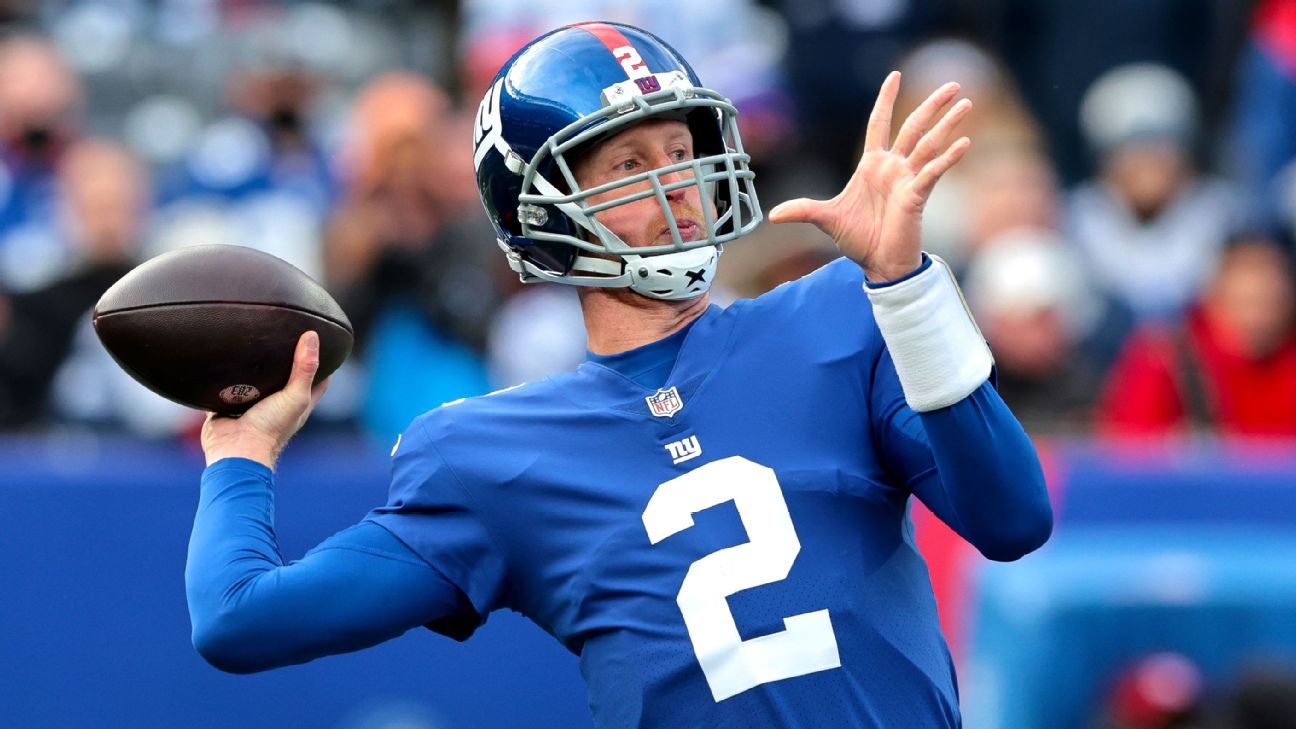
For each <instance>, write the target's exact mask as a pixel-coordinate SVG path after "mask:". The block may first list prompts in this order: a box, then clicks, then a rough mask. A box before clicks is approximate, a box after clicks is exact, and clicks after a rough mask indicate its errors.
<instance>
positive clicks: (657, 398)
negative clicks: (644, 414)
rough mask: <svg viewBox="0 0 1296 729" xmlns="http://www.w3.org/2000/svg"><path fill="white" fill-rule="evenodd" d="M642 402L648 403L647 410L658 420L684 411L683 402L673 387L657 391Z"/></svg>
mask: <svg viewBox="0 0 1296 729" xmlns="http://www.w3.org/2000/svg"><path fill="white" fill-rule="evenodd" d="M644 400H646V401H647V402H648V410H649V411H650V412H652V414H653V415H656V416H657V417H659V418H669V417H670V416H672V415H674V414H675V413H678V412H679V411H681V410H683V409H684V401H683V400H681V399H680V396H679V390H676V389H675V388H674V387H672V388H670V389H662V390H658V391H657V392H655V393H653V394H652V395H649V396H648V397H645V398H644Z"/></svg>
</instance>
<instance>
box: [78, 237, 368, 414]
mask: <svg viewBox="0 0 1296 729" xmlns="http://www.w3.org/2000/svg"><path fill="white" fill-rule="evenodd" d="M93 316H94V327H95V331H96V332H97V333H98V334H99V340H100V341H101V342H103V345H104V347H105V348H106V349H107V350H108V353H109V354H111V355H112V357H113V359H114V360H116V361H117V364H119V365H121V366H122V369H124V370H126V371H127V372H128V373H130V375H131V376H132V377H134V378H135V379H136V380H139V382H140V383H141V384H143V385H144V386H145V387H147V388H149V389H150V390H152V391H153V392H156V393H157V394H159V395H161V396H163V397H165V398H167V399H170V400H174V401H175V402H178V403H180V404H182V405H188V406H189V407H193V408H198V409H201V410H212V411H215V412H218V413H221V414H224V415H237V414H239V413H242V412H244V411H246V410H247V409H248V408H250V407H252V405H254V404H256V402H257V401H258V400H260V399H261V398H263V397H265V396H267V395H270V394H271V393H273V392H276V391H278V390H282V389H283V388H284V386H285V385H286V384H287V383H288V375H289V373H290V372H291V370H292V360H293V351H294V349H295V347H296V345H297V340H298V338H299V337H300V336H301V335H302V333H304V332H306V331H310V330H314V331H315V332H317V333H318V334H319V337H320V366H319V372H318V373H317V374H316V375H315V381H316V382H319V381H320V380H322V379H324V378H325V377H327V376H329V375H330V374H331V373H332V372H333V371H334V370H336V369H337V368H338V366H339V365H341V364H342V361H343V360H345V359H346V358H347V355H348V354H350V353H351V344H352V339H353V332H352V329H351V322H350V321H349V320H348V319H347V316H346V314H345V313H343V312H342V309H341V307H339V306H338V305H337V302H336V301H334V300H333V298H332V297H331V296H329V295H328V292H326V291H325V290H324V289H323V287H321V286H320V285H319V284H317V283H315V281H313V280H312V279H311V278H310V277H309V276H307V275H306V274H304V273H302V272H301V271H299V270H298V269H296V268H294V267H293V266H292V265H290V264H288V263H287V262H285V261H282V260H280V259H278V258H275V257H274V256H272V255H270V254H268V253H262V252H261V251H257V250H254V249H251V248H245V247H243V246H235V245H206V246H193V247H190V248H181V249H179V250H175V251H171V252H170V253H165V254H163V255H160V256H158V257H156V258H153V259H151V260H149V261H147V262H145V263H143V264H141V265H140V266H138V267H136V268H135V269H134V270H132V271H131V272H130V273H128V274H126V275H125V276H123V277H122V279H121V280H120V281H118V282H117V283H115V284H113V286H112V288H110V289H108V291H106V292H105V293H104V295H103V297H102V298H100V299H99V303H98V304H96V305H95V308H94V315H93Z"/></svg>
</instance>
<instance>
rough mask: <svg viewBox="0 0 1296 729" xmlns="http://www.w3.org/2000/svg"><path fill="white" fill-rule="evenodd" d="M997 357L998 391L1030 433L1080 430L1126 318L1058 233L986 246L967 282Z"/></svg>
mask: <svg viewBox="0 0 1296 729" xmlns="http://www.w3.org/2000/svg"><path fill="white" fill-rule="evenodd" d="M964 281H965V282H966V286H965V289H966V291H967V298H968V304H969V306H970V307H971V308H972V311H973V313H974V314H975V315H976V319H977V321H978V322H980V325H981V332H982V334H983V335H984V336H985V338H986V341H987V342H988V343H989V344H990V349H991V351H992V352H994V357H995V370H996V373H997V376H998V383H997V384H998V388H999V393H1000V394H1001V395H1002V396H1003V398H1004V402H1006V403H1008V404H1009V406H1010V407H1012V408H1013V412H1015V413H1018V417H1019V418H1020V419H1021V422H1022V425H1024V426H1025V427H1026V430H1027V432H1030V433H1041V432H1080V431H1083V430H1085V429H1086V428H1087V426H1088V424H1089V421H1090V417H1091V410H1092V407H1093V403H1094V401H1095V399H1096V398H1097V395H1098V393H1099V391H1100V389H1101V387H1102V382H1103V376H1104V373H1105V370H1106V367H1107V365H1108V363H1109V362H1110V361H1111V359H1112V357H1113V354H1114V351H1113V350H1114V348H1115V342H1113V341H1110V340H1112V339H1115V340H1117V341H1119V339H1120V338H1122V335H1123V333H1124V331H1126V330H1127V329H1128V326H1129V325H1128V321H1129V317H1128V314H1127V313H1124V312H1122V311H1121V309H1120V307H1119V306H1117V305H1113V304H1112V303H1111V302H1109V301H1107V300H1106V299H1105V298H1104V297H1103V296H1102V295H1101V293H1099V292H1098V291H1097V290H1096V289H1095V288H1094V286H1093V285H1092V283H1091V281H1090V277H1089V276H1088V275H1086V272H1085V268H1084V265H1083V262H1082V261H1081V260H1079V257H1078V256H1077V255H1076V253H1075V252H1074V251H1073V250H1072V249H1071V248H1070V247H1069V246H1068V245H1067V244H1066V242H1065V241H1064V240H1063V239H1062V238H1061V236H1059V235H1058V234H1057V233H1056V232H1054V231H1051V230H1045V229H1027V228H1019V229H1017V230H1015V231H1011V232H1008V233H1004V234H1002V235H1000V236H998V237H997V238H995V239H994V240H992V241H989V242H988V243H987V245H986V246H985V248H984V250H983V251H982V252H981V253H980V254H978V255H977V256H976V258H974V259H973V261H972V263H971V265H970V266H969V267H968V270H967V274H966V275H965V277H964Z"/></svg>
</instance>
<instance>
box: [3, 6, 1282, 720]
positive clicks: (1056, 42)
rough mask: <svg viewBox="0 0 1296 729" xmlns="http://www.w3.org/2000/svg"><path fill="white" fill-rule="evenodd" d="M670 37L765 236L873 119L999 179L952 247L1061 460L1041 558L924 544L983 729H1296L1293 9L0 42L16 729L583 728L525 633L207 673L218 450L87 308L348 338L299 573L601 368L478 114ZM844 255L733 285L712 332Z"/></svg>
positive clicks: (16, 31) (255, 21)
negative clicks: (993, 557)
mask: <svg viewBox="0 0 1296 729" xmlns="http://www.w3.org/2000/svg"><path fill="white" fill-rule="evenodd" d="M592 18H598V19H609V20H624V21H628V22H631V23H634V24H637V25H641V26H643V27H646V28H648V29H649V30H651V31H653V32H655V33H657V34H659V35H661V36H663V37H664V38H666V39H667V40H668V41H670V42H671V43H673V44H675V45H676V46H677V47H678V48H679V49H680V50H681V51H682V52H683V53H684V54H685V55H686V57H688V58H689V59H690V60H692V61H693V63H694V65H695V66H696V67H697V69H698V72H699V74H700V75H701V77H702V79H703V80H704V82H705V83H707V84H708V85H710V86H712V87H713V88H716V89H718V90H720V91H721V92H722V93H725V94H727V95H729V96H731V97H732V98H734V100H735V101H736V102H737V103H738V105H739V107H740V109H741V110H742V114H743V116H742V118H741V120H740V122H741V124H742V128H743V134H744V138H745V140H746V141H747V142H748V146H749V148H750V149H751V150H752V152H753V155H754V156H755V158H756V161H757V171H758V179H759V190H760V192H761V195H762V201H763V203H764V204H765V207H766V209H769V207H771V206H772V205H773V204H775V203H777V202H779V201H781V200H783V199H787V198H789V197H793V196H800V195H810V196H820V197H826V196H829V195H831V194H833V193H834V192H835V191H836V190H837V189H838V188H839V187H840V185H841V184H842V182H843V181H844V179H845V177H846V175H848V174H849V172H850V169H851V167H852V166H853V157H854V155H855V153H856V151H857V148H858V145H859V139H860V136H861V132H862V128H863V120H864V118H865V117H866V115H867V111H868V108H869V107H870V105H871V103H872V99H873V95H874V93H875V91H876V87H877V84H878V83H879V82H880V80H881V78H882V77H883V75H884V74H885V72H886V71H887V70H889V69H891V68H893V67H898V68H900V69H902V70H903V71H904V73H905V93H904V94H903V95H902V98H901V100H900V105H901V106H902V107H905V106H908V107H912V105H914V104H915V103H916V101H917V100H918V99H921V98H922V96H923V95H925V93H926V92H927V91H928V90H930V89H931V88H933V87H934V86H935V85H936V84H937V83H939V82H942V81H945V80H949V79H954V80H958V81H960V82H961V83H962V84H963V86H964V93H965V94H966V95H968V96H970V97H971V98H972V99H973V101H974V102H975V103H976V105H977V106H976V111H974V114H973V117H972V118H971V119H970V120H969V122H968V124H967V129H966V133H968V134H969V135H970V136H972V138H973V140H974V144H975V146H974V150H973V152H972V153H970V154H969V157H968V158H967V159H966V160H965V161H964V162H963V163H962V164H961V165H960V167H959V168H958V169H957V170H956V172H955V173H951V175H950V177H949V179H947V180H945V181H943V182H942V184H941V186H940V187H939V188H938V190H937V196H936V197H935V198H934V199H933V201H932V203H931V206H930V207H929V210H928V217H927V226H926V235H927V238H928V240H927V241H926V245H927V247H928V248H929V249H930V250H934V251H937V252H939V253H941V254H942V255H943V256H945V257H946V259H947V260H949V261H950V262H951V264H952V265H954V266H955V267H956V268H957V269H958V270H959V271H960V274H961V280H962V282H963V284H964V289H965V292H966V294H967V297H968V301H969V304H970V306H971V307H972V308H973V309H974V310H975V312H976V314H977V317H978V321H979V322H980V324H981V325H982V328H983V330H984V332H985V334H986V336H987V338H988V339H989V340H990V342H991V344H992V346H993V347H994V349H995V352H996V356H997V360H998V366H999V378H1000V385H1001V390H1002V392H1003V393H1004V396H1005V399H1006V400H1007V401H1008V402H1009V404H1010V405H1012V406H1013V408H1014V410H1015V411H1016V412H1017V413H1018V414H1019V415H1020V417H1021V418H1022V419H1023V421H1024V422H1025V424H1026V425H1027V428H1028V430H1029V431H1030V433H1031V434H1032V436H1033V437H1035V439H1036V442H1037V443H1038V444H1039V446H1040V450H1041V454H1042V456H1043V459H1044V463H1045V467H1046V471H1047V473H1048V475H1049V481H1050V489H1051V490H1052V492H1053V495H1054V501H1055V508H1056V510H1057V513H1058V528H1057V531H1056V535H1055V537H1054V539H1053V541H1052V542H1051V543H1050V544H1049V545H1047V546H1046V547H1045V548H1044V549H1042V550H1041V551H1040V552H1039V553H1037V554H1034V555H1031V556H1029V557H1027V558H1026V559H1023V560H1022V561H1020V562H1019V563H1014V564H1011V565H999V564H991V563H988V562H985V561H984V560H982V559H981V558H979V557H978V556H976V555H975V554H971V553H969V548H967V547H966V546H965V545H962V544H961V543H960V542H958V541H957V539H956V538H953V537H952V536H951V535H950V533H949V532H948V530H946V529H944V528H943V527H941V526H940V525H938V524H934V523H933V521H932V519H931V518H930V516H929V515H927V514H926V513H925V512H923V511H922V510H921V509H916V510H915V514H914V520H915V523H916V526H917V531H918V535H919V540H920V543H921V545H922V548H923V550H924V553H925V554H926V555H927V557H928V560H929V563H930V564H931V567H932V573H933V582H934V585H935V587H936V590H937V593H938V597H939V599H940V601H941V609H942V619H943V622H944V625H945V628H946V632H947V635H948V637H949V638H950V641H951V645H952V648H953V650H954V652H955V656H956V659H957V661H958V663H959V665H960V671H961V672H960V680H961V686H962V693H963V703H964V708H965V711H966V713H967V718H966V722H967V726H968V727H970V729H994V728H997V727H1005V728H1007V727H1012V728H1013V729H1034V728H1038V729H1081V728H1085V729H1088V728H1089V727H1110V728H1113V729H1115V728H1118V727H1119V728H1128V729H1134V728H1136V727H1137V728H1140V729H1142V728H1150V727H1171V726H1175V727H1237V728H1244V729H1247V728H1252V727H1257V728H1258V727H1291V726H1296V706H1293V702H1296V679H1294V678H1293V666H1296V440H1293V439H1296V325H1294V324H1293V322H1296V314H1294V313H1293V312H1296V303H1294V302H1296V295H1294V294H1293V286H1294V283H1293V278H1292V274H1291V268H1290V248H1289V246H1290V240H1291V236H1290V232H1291V229H1292V225H1293V222H1294V221H1296V164H1293V161H1294V160H1296V2H1294V1H1293V0H1260V1H1255V2H1247V1H1244V0H1088V1H1087V2H1084V3H1072V2H1064V1H1063V0H797V1H796V2H792V1H791V0H765V1H763V2H755V1H753V0H710V1H709V2H706V3H697V2H686V1H684V0H660V1H652V0H638V1H633V0H628V1H625V2H607V1H600V0H582V1H579V2H557V0H528V1H527V2H516V1H513V0H501V1H491V0H468V1H466V2H462V3H452V2H437V3H418V2H401V1H398V0H368V1H362V2H347V3H297V2H265V1H255V0H242V1H236V0H226V1H224V2H220V1H217V0H151V1H145V0H103V1H100V2H43V3H40V2H34V1H33V2H24V1H23V0H5V1H4V2H0V30H3V33H4V40H3V42H0V427H2V428H3V430H4V432H3V433H0V575H3V577H4V580H3V588H0V726H14V727H84V726H96V727H98V726H104V727H117V726H120V727H154V726H157V727H161V726H186V727H234V726H237V727H297V726H310V727H325V728H332V727H338V728H339V729H354V728H357V727H364V728H365V729H377V728H379V727H386V728H393V727H420V728H427V729H433V728H435V729H451V728H453V727H558V726H563V727H569V726H587V725H588V724H589V720H588V718H587V714H586V712H585V710H584V707H583V701H584V696H583V689H582V687H581V684H580V681H579V676H578V674H577V670H576V663H575V659H574V658H572V657H571V656H568V655H566V654H565V653H564V652H563V651H562V649H561V648H560V647H559V646H558V645H557V644H556V642H555V641H553V640H551V639H549V638H547V637H546V636H544V635H543V634H541V633H540V632H539V631H538V630H536V629H535V628H534V627H532V626H530V625H528V624H526V623H524V622H523V621H522V620H521V619H520V618H518V617H516V616H513V615H497V616H494V617H492V619H491V622H490V624H489V625H488V626H487V628H485V629H484V630H483V631H482V633H480V634H479V635H478V637H476V638H474V639H473V640H472V641H470V642H469V643H467V644H465V645H462V646H460V645H457V644H454V643H452V642H450V641H448V640H445V639H442V638H439V637H437V636H434V635H432V634H430V633H426V632H421V633H415V634H410V635H407V636H405V637H402V638H401V639H398V640H396V641H393V642H392V643H390V644H388V645H385V646H382V647H380V648H377V649H374V650H371V651H366V652H363V653H360V654H355V655H351V656H344V657H337V658H330V659H325V660H323V661H318V662H316V663H314V664H310V665H307V666H304V667H295V668H289V669H284V670H280V671H275V672H271V673H268V674H263V675H258V676H252V677H236V676H227V675H224V674H220V673H218V672H216V671H215V670H214V669H211V668H209V667H207V666H206V665H205V664H203V663H202V661H201V659H200V658H199V657H198V656H197V655H196V654H195V653H194V652H193V650H192V648H191V647H190V646H189V643H188V622H187V616H186V615H185V612H184V600H183V590H182V573H183V562H184V549H185V540H186V537H187V531H188V526H189V520H190V519H191V517H192V513H193V508H194V505H195V502H196V495H197V489H196V482H197V475H198V473H199V470H200V468H201V454H200V452H199V450H198V448H197V444H196V432H197V427H198V424H199V422H200V420H199V418H197V417H196V416H195V415H194V414H193V413H189V412H186V411H184V410H182V409H179V408H176V407H172V406H171V405H170V404H169V403H166V402H165V401H162V400H160V399H158V398H155V397H153V396H151V395H150V394H149V393H147V392H146V391H144V390H142V389H140V388H139V387H138V386H137V385H135V384H134V383H133V382H132V381H130V380H129V378H127V377H126V376H125V375H124V374H122V373H121V372H120V371H119V370H118V369H117V368H116V367H115V366H113V365H112V363H111V361H110V360H109V359H108V358H107V356H106V354H105V353H104V352H103V351H102V349H101V348H100V347H99V346H98V343H97V341H95V339H94V337H93V333H92V331H91V330H90V328H89V322H88V310H89V308H90V307H91V306H92V305H93V303H94V301H95V300H96V299H97V298H98V296H99V294H100V293H101V292H102V291H103V289H104V288H106V286H107V285H109V284H110V283H111V282H112V281H113V280H115V279H116V278H117V277H119V276H120V275H121V274H122V273H124V272H125V271H126V270H129V268H130V267H131V266H132V265H134V263H136V262H138V261H140V260H143V259H145V258H147V257H149V256H152V255H155V254H157V253H160V252H163V251H166V250H170V249H173V248H175V247H178V246H183V245H192V244H196V243H210V242H221V243H235V244H240V245H249V246H254V247H257V248H260V249H262V250H266V251H269V252H271V253H274V254H276V255H279V256H281V257H283V258H285V259H287V260H289V261H291V262H293V263H294V264H296V265H297V266H298V267H300V268H302V269H303V270H305V271H307V272H309V273H310V274H312V275H313V276H315V277H316V278H317V279H319V280H320V281H322V282H324V283H325V284H326V285H327V286H328V288H329V289H330V290H331V291H332V292H333V293H334V294H335V296H337V298H338V299H339V301H340V302H341V303H342V305H343V307H344V308H345V309H346V310H347V311H348V313H349V315H350V316H351V318H352V320H353V322H354V323H355V324H356V327H357V334H358V347H357V353H356V356H355V357H354V358H353V360H352V361H351V362H350V363H349V364H348V365H347V366H346V367H345V368H344V369H343V370H342V371H340V372H339V373H338V375H337V376H336V378H335V381H334V385H333V387H332V389H331V390H330V393H329V395H328V396H327V397H326V398H325V400H324V401H323V403H321V407H320V410H319V411H318V412H317V414H316V416H315V417H314V418H313V419H312V421H311V423H310V424H309V425H308V428H307V430H306V432H305V433H303V435H302V436H300V437H299V439H298V440H297V441H295V442H294V445H293V446H292V447H291V448H290V449H289V453H288V455H287V457H286V459H285V462H284V464H283V467H282V469H281V472H282V483H281V485H280V488H279V497H280V498H279V518H278V529H279V532H280V536H281V539H282V542H283V546H284V552H285V555H286V556H289V557H291V556H294V555H299V554H301V553H302V552H303V551H304V550H305V549H306V548H308V547H309V546H310V545H312V544H314V543H315V542H316V541H318V540H319V539H321V538H323V537H325V536H327V535H328V534H330V533H332V532H333V531H335V530H336V529H338V528H341V527H343V526H345V525H347V524H349V523H352V522H353V521H354V520H355V519H357V518H358V517H359V516H361V515H362V514H363V513H364V512H365V511H366V509H367V508H368V507H369V506H372V505H374V504H376V503H379V502H380V501H381V500H382V499H383V497H384V492H385V485H386V478H387V473H386V468H387V466H386V451H387V449H388V448H389V447H390V443H391V441H392V439H393V438H394V435H395V433H397V432H399V431H400V430H401V429H403V427H404V425H405V424H406V423H407V422H408V421H409V420H410V419H411V418H412V417H413V416H414V415H416V414H417V413H419V412H421V411H423V410H426V409H428V408H430V407H434V406H435V405H437V404H439V403H441V402H443V401H447V400H450V399H454V398H456V397H460V396H465V395H473V394H480V393H482V392H486V391H488V390H490V389H493V388H494V387H496V386H504V385H509V384H514V383H516V382H518V381H524V380H528V379H533V378H536V377H542V376H544V374H546V373H548V372H552V371H556V370H561V369H564V368H568V367H570V366H573V365H574V363H576V362H578V361H580V359H581V358H582V357H583V353H584V348H583V344H584V340H583V336H584V335H583V330H582V328H581V322H580V317H579V309H578V307H577V305H576V303H575V298H574V296H573V295H572V292H571V291H569V290H566V289H561V288H544V287H528V288H527V289H525V290H522V289H520V288H519V287H518V286H517V285H516V284H515V283H514V282H513V281H511V280H510V276H509V274H508V272H507V270H506V269H505V267H504V264H503V258H502V256H500V255H499V253H498V251H497V249H496V248H495V246H494V244H493V243H492V240H491V235H490V232H489V229H488V226H487V223H486V220H485V217H484V214H483V213H482V211H481V208H480V205H479V203H478V202H477V199H476V190H475V187H474V182H473V178H472V173H471V155H470V153H469V149H470V144H469V141H468V140H469V137H470V130H471V121H472V114H473V113H474V111H475V109H476V102H477V99H478V98H479V97H480V93H481V91H482V90H483V89H484V87H485V85H486V83H487V81H488V80H489V78H490V77H491V76H492V75H493V74H494V71H495V70H496V69H497V68H498V67H499V65H500V64H501V63H502V62H503V61H504V60H505V59H506V58H507V57H508V55H509V54H510V53H511V52H512V51H513V50H514V49H516V48H517V47H518V46H519V45H520V44H521V43H523V42H525V41H526V40H527V39H529V38H530V37H532V36H534V35H536V34H537V33H539V32H541V31H543V30H545V29H548V28H551V27H553V26H556V25H560V24H563V23H568V22H573V21H577V20H586V19H592ZM831 256H832V249H831V246H830V245H828V244H827V243H826V242H825V241H824V240H823V239H822V238H821V237H820V236H818V235H817V234H816V233H814V232H813V231H811V230H807V229H804V228H797V227H788V228H782V229H774V228H771V227H769V226H766V227H765V228H763V229H762V230H761V231H760V232H758V233H757V234H756V235H755V236H753V238H752V240H747V241H742V242H740V243H738V244H735V245H732V246H730V249H729V250H728V251H727V252H726V254H725V258H724V265H722V266H721V271H722V275H723V279H722V281H721V282H720V286H719V290H718V292H717V293H718V296H719V297H720V298H721V299H722V300H723V299H725V298H732V297H737V296H749V295H753V294H756V293H759V292H760V291H763V290H766V289H768V288H770V287H772V286H774V285H777V283H779V282H781V281H784V280H788V279H790V278H794V277H796V276H799V275H801V274H802V273H804V272H806V271H808V270H812V269H813V268H814V267H816V266H818V265H820V264H821V263H823V262H824V261H826V260H828V259H829V258H831Z"/></svg>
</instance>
